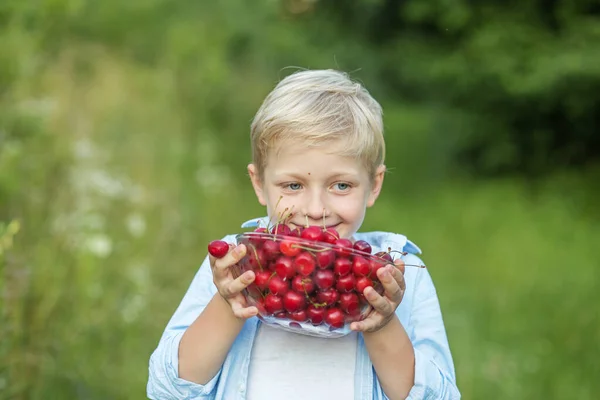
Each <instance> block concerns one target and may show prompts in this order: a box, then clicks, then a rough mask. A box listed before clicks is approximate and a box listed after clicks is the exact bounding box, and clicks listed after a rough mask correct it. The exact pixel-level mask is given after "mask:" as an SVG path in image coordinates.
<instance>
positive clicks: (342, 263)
mask: <svg viewBox="0 0 600 400" xmlns="http://www.w3.org/2000/svg"><path fill="white" fill-rule="evenodd" d="M350 271H352V261H350V259H349V258H346V257H339V258H336V259H335V261H334V262H333V272H334V273H335V274H336V275H337V276H344V275H347V274H349V273H350Z"/></svg>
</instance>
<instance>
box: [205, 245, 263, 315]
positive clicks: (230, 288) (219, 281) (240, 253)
mask: <svg viewBox="0 0 600 400" xmlns="http://www.w3.org/2000/svg"><path fill="white" fill-rule="evenodd" d="M245 255H246V246H244V245H243V244H240V245H238V246H236V247H232V248H230V249H229V251H228V252H227V254H226V255H225V256H224V257H223V258H215V257H213V256H212V255H210V254H209V255H208V257H209V259H210V268H211V269H212V273H213V282H214V284H215V286H216V287H217V290H218V292H219V294H220V295H221V297H222V298H223V299H225V301H226V302H227V303H229V305H230V306H231V310H232V311H233V315H235V316H236V317H237V318H243V319H246V318H250V317H253V316H255V315H257V314H258V309H257V308H256V307H254V306H250V307H248V303H247V302H246V298H245V297H244V295H243V294H242V291H243V290H244V289H245V288H246V287H247V286H248V285H250V284H251V283H252V282H254V278H255V275H254V272H252V271H246V272H244V273H243V274H242V275H240V276H239V277H237V278H236V279H234V278H233V274H232V272H231V266H233V265H235V264H236V263H238V262H239V261H240V260H241V259H242V258H243V257H244V256H245Z"/></svg>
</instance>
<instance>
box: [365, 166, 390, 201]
mask: <svg viewBox="0 0 600 400" xmlns="http://www.w3.org/2000/svg"><path fill="white" fill-rule="evenodd" d="M385 171H386V168H385V165H380V166H379V167H377V170H376V171H375V176H374V177H373V186H372V187H371V192H370V193H369V198H368V199H367V207H371V206H372V205H373V204H375V200H377V198H378V197H379V193H381V188H382V186H383V178H384V177H385Z"/></svg>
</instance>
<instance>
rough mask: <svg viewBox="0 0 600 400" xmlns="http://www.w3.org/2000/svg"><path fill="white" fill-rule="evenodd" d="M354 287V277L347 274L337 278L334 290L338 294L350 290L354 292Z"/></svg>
mask: <svg viewBox="0 0 600 400" xmlns="http://www.w3.org/2000/svg"><path fill="white" fill-rule="evenodd" d="M355 286H356V279H355V278H354V275H352V274H348V275H344V276H341V277H339V278H338V281H337V284H336V285H335V288H336V289H337V290H339V291H340V292H351V291H352V290H354V287H355Z"/></svg>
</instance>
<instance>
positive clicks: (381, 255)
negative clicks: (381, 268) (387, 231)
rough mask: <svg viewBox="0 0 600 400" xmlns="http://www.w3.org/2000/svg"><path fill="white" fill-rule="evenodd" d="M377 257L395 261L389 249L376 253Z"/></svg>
mask: <svg viewBox="0 0 600 400" xmlns="http://www.w3.org/2000/svg"><path fill="white" fill-rule="evenodd" d="M375 257H379V258H383V259H384V260H386V261H389V262H391V263H393V262H394V259H393V258H392V256H391V254H390V253H388V252H387V251H380V252H377V253H375Z"/></svg>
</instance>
